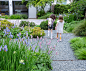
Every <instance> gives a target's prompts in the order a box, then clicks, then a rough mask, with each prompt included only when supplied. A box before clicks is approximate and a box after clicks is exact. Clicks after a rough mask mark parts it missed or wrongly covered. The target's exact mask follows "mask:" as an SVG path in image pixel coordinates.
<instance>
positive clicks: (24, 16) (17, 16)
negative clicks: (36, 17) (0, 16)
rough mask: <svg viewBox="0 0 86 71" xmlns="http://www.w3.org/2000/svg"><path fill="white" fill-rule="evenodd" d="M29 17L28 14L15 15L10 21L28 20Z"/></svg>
mask: <svg viewBox="0 0 86 71" xmlns="http://www.w3.org/2000/svg"><path fill="white" fill-rule="evenodd" d="M27 18H28V16H27V15H26V14H14V15H11V16H10V17H9V19H27Z"/></svg>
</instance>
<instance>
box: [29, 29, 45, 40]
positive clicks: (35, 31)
mask: <svg viewBox="0 0 86 71" xmlns="http://www.w3.org/2000/svg"><path fill="white" fill-rule="evenodd" d="M32 31H33V32H32V33H31V35H32V36H33V38H37V36H38V37H39V38H40V37H43V36H44V35H45V33H44V30H42V29H41V28H40V27H34V28H33V29H32Z"/></svg>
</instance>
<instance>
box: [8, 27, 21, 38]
mask: <svg viewBox="0 0 86 71" xmlns="http://www.w3.org/2000/svg"><path fill="white" fill-rule="evenodd" d="M21 31H22V29H21V28H19V27H15V28H11V29H10V32H11V33H12V35H13V38H18V36H17V34H19V33H20V32H21Z"/></svg>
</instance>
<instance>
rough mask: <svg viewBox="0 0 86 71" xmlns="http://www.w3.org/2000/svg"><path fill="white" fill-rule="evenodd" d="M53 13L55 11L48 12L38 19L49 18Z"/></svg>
mask: <svg viewBox="0 0 86 71" xmlns="http://www.w3.org/2000/svg"><path fill="white" fill-rule="evenodd" d="M51 14H53V13H47V14H45V15H43V16H41V17H38V19H47V18H49V17H50V15H51Z"/></svg>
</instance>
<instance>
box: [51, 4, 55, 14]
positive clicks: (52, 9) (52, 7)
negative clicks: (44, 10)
mask: <svg viewBox="0 0 86 71" xmlns="http://www.w3.org/2000/svg"><path fill="white" fill-rule="evenodd" d="M54 6H55V5H52V6H51V12H53V13H54Z"/></svg>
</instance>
